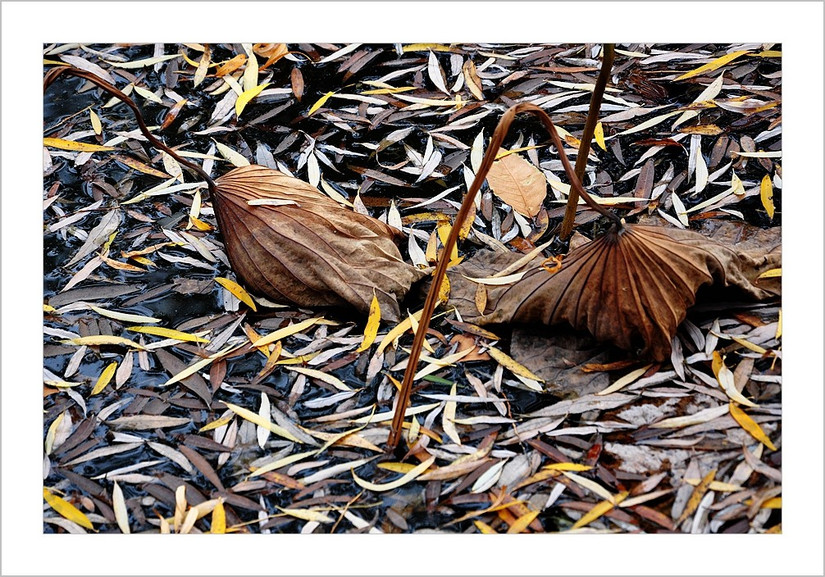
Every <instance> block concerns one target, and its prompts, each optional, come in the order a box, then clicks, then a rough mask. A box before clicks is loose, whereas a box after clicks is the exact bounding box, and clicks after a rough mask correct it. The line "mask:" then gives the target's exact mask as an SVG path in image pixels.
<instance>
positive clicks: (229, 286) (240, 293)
mask: <svg viewBox="0 0 825 577" xmlns="http://www.w3.org/2000/svg"><path fill="white" fill-rule="evenodd" d="M215 282H216V283H218V284H219V285H221V286H222V287H223V288H225V289H226V290H228V291H229V292H231V293H232V294H233V295H235V296H236V297H237V298H238V300H239V301H241V302H242V303H243V304H245V305H246V306H248V307H249V308H251V309H252V310H253V311H255V312H257V311H258V307H256V306H255V303H254V302H253V300H252V297H251V296H249V293H248V292H246V290H244V288H243V287H242V286H241V285H239V284H238V283H236V282H235V281H233V280H230V279H228V278H223V277H220V276H217V277H215Z"/></svg>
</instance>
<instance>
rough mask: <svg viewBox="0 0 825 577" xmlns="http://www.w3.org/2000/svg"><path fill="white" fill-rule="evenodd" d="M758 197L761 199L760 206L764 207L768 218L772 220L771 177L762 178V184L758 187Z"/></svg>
mask: <svg viewBox="0 0 825 577" xmlns="http://www.w3.org/2000/svg"><path fill="white" fill-rule="evenodd" d="M759 197H760V198H761V199H762V206H764V207H765V211H766V212H767V213H768V218H770V219H773V213H774V207H773V184H771V177H770V175H768V174H766V175H765V176H764V177H763V178H762V183H761V184H760V185H759Z"/></svg>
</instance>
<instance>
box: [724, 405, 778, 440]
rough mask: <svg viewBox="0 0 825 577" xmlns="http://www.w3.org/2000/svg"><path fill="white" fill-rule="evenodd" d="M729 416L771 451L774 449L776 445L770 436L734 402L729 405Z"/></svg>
mask: <svg viewBox="0 0 825 577" xmlns="http://www.w3.org/2000/svg"><path fill="white" fill-rule="evenodd" d="M729 410H730V416H731V417H733V419H734V420H735V421H736V422H737V423H739V425H740V426H741V427H742V428H743V429H745V430H746V431H747V432H748V433H750V435H751V436H752V437H753V438H754V439H756V440H757V441H759V442H760V443H762V444H763V445H765V446H766V447H767V448H769V449H770V450H771V451H776V446H775V445H774V444H773V443H772V442H771V440H770V438H769V437H768V436H767V435H766V434H765V431H763V430H762V427H760V426H759V424H758V423H757V422H756V421H754V420H753V419H752V418H751V417H750V416H749V415H748V414H747V413H746V412H745V411H743V410H742V409H740V408H739V407H737V406H736V404H735V403H730V405H729Z"/></svg>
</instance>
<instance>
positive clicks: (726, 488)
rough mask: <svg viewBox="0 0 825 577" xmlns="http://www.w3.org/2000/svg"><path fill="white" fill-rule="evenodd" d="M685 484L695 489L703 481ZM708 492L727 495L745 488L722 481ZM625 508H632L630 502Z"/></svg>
mask: <svg viewBox="0 0 825 577" xmlns="http://www.w3.org/2000/svg"><path fill="white" fill-rule="evenodd" d="M684 482H685V483H687V484H688V485H693V486H694V487H696V486H697V485H698V484H699V483H701V482H702V479H696V478H693V479H688V478H685V479H684ZM708 490H710V491H722V492H725V493H735V492H736V491H744V490H745V487H743V486H742V485H734V484H732V483H725V482H722V481H712V482H711V484H710V485H708ZM628 501H630V499H628ZM623 506H630V505H629V504H628V502H625V504H624V505H623Z"/></svg>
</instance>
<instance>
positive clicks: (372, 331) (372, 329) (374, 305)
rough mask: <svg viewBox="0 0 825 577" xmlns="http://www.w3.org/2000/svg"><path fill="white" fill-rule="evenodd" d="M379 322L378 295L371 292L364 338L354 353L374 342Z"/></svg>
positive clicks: (379, 307) (379, 306) (364, 349)
mask: <svg viewBox="0 0 825 577" xmlns="http://www.w3.org/2000/svg"><path fill="white" fill-rule="evenodd" d="M411 238H412V237H411ZM380 324H381V304H380V303H379V302H378V297H376V296H375V295H374V294H373V295H372V302H371V303H370V314H369V317H368V318H367V326H366V327H365V328H364V339H363V340H362V341H361V344H360V345H359V346H358V348H357V349H355V352H356V353H361V352H364V351H366V350H367V349H368V348H370V346H372V343H374V342H375V337H376V336H378V326H379V325H380Z"/></svg>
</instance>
